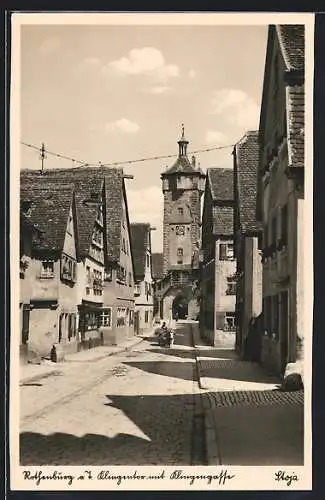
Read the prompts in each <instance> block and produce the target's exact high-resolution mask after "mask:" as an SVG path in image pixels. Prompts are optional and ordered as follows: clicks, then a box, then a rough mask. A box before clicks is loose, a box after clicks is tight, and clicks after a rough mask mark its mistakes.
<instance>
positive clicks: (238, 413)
mask: <svg viewBox="0 0 325 500" xmlns="http://www.w3.org/2000/svg"><path fill="white" fill-rule="evenodd" d="M192 334H193V343H194V346H195V352H196V362H197V367H198V373H199V384H200V387H201V389H202V403H203V408H204V414H205V432H206V448H207V459H208V464H209V465H216V464H218V465H221V464H222V465H251V466H253V465H278V466H280V465H281V466H284V465H287V466H289V465H290V466H293V465H302V464H303V455H304V450H303V442H304V395H303V391H295V392H282V391H279V389H278V388H279V385H280V382H281V381H280V379H279V378H277V377H274V376H273V375H269V374H267V373H266V372H265V371H264V370H263V368H262V367H261V366H260V365H259V364H258V363H253V362H249V361H242V360H240V359H238V357H237V355H236V353H235V351H234V350H233V349H229V347H226V348H225V347H221V346H220V347H210V346H207V345H205V344H204V342H203V341H202V340H201V339H200V336H199V331H198V326H197V325H194V324H193V325H192Z"/></svg>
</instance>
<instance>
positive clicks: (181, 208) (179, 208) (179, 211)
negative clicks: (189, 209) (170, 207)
mask: <svg viewBox="0 0 325 500" xmlns="http://www.w3.org/2000/svg"><path fill="white" fill-rule="evenodd" d="M177 210H178V215H183V214H184V210H183V207H178V209H177Z"/></svg>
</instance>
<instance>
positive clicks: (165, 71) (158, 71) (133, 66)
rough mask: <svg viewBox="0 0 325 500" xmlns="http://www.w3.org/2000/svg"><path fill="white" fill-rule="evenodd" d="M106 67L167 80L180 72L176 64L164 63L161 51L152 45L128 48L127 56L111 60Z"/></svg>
mask: <svg viewBox="0 0 325 500" xmlns="http://www.w3.org/2000/svg"><path fill="white" fill-rule="evenodd" d="M107 69H109V70H112V71H114V72H115V73H118V74H121V75H146V76H151V77H153V78H155V79H157V80H161V81H167V80H168V79H169V78H175V77H178V76H179V74H180V71H179V68H178V66H177V65H176V64H166V62H165V58H164V56H163V54H162V52H161V51H160V50H158V49H156V48H154V47H143V48H141V49H132V50H130V52H129V54H128V56H127V57H121V59H118V60H116V61H111V62H110V63H109V64H108V66H107Z"/></svg>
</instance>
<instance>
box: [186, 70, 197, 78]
mask: <svg viewBox="0 0 325 500" xmlns="http://www.w3.org/2000/svg"><path fill="white" fill-rule="evenodd" d="M188 77H189V78H191V79H192V80H193V78H195V77H196V71H195V69H193V68H192V69H190V70H189V72H188Z"/></svg>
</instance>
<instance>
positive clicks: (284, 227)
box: [281, 204, 288, 247]
mask: <svg viewBox="0 0 325 500" xmlns="http://www.w3.org/2000/svg"><path fill="white" fill-rule="evenodd" d="M287 243H288V205H287V204H286V205H284V206H283V207H282V208H281V247H282V246H286V245H287Z"/></svg>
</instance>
